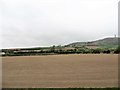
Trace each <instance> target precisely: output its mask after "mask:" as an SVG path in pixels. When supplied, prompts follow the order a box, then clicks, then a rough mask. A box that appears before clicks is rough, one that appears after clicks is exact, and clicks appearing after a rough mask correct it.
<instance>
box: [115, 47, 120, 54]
mask: <svg viewBox="0 0 120 90" xmlns="http://www.w3.org/2000/svg"><path fill="white" fill-rule="evenodd" d="M114 53H116V54H119V53H120V45H119V46H118V48H117V49H116V50H115V52H114Z"/></svg>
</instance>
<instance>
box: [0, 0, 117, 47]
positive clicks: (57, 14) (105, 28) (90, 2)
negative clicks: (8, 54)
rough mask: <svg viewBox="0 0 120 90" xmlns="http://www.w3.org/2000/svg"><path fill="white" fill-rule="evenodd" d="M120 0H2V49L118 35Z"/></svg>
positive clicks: (0, 1)
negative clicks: (119, 6) (119, 7)
mask: <svg viewBox="0 0 120 90" xmlns="http://www.w3.org/2000/svg"><path fill="white" fill-rule="evenodd" d="M118 1H119V0H0V12H1V13H0V36H1V37H0V41H1V42H0V43H1V45H0V48H23V47H42V46H52V45H66V44H69V43H72V42H82V41H93V40H97V39H101V38H105V37H113V36H114V35H118Z"/></svg>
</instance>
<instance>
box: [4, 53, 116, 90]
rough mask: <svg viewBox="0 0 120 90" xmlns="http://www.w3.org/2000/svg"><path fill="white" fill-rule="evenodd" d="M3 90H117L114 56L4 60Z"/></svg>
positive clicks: (71, 56)
mask: <svg viewBox="0 0 120 90" xmlns="http://www.w3.org/2000/svg"><path fill="white" fill-rule="evenodd" d="M2 63H3V64H2V65H3V88H59V87H60V88H79V87H117V85H118V55H117V54H71V55H48V56H16V57H15V56H14V57H3V59H2Z"/></svg>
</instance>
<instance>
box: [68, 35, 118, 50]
mask: <svg viewBox="0 0 120 90" xmlns="http://www.w3.org/2000/svg"><path fill="white" fill-rule="evenodd" d="M80 46H88V47H91V46H94V47H100V48H116V47H117V46H118V37H116V38H115V37H114V38H113V37H109V38H104V39H99V40H96V41H88V42H75V43H71V44H68V45H66V47H80Z"/></svg>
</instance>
